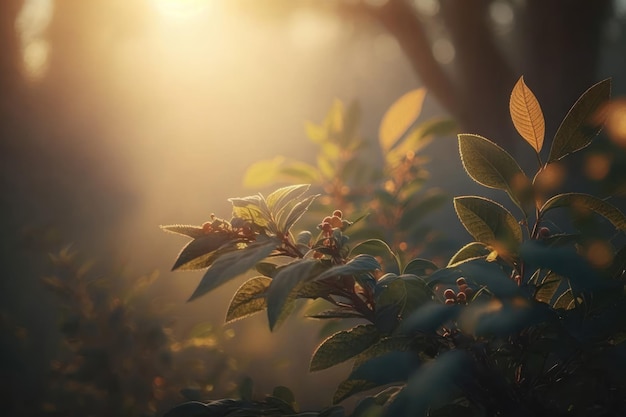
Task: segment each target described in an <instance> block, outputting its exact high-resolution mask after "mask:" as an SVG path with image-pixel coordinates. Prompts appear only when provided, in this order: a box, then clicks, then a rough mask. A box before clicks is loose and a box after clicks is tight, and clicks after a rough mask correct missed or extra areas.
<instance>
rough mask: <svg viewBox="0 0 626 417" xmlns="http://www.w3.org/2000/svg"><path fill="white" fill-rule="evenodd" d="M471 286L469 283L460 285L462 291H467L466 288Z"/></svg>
mask: <svg viewBox="0 0 626 417" xmlns="http://www.w3.org/2000/svg"><path fill="white" fill-rule="evenodd" d="M468 288H469V287H468V286H467V284H461V285H459V291H461V292H465V290H466V289H468Z"/></svg>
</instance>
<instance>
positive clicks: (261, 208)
mask: <svg viewBox="0 0 626 417" xmlns="http://www.w3.org/2000/svg"><path fill="white" fill-rule="evenodd" d="M228 201H229V202H230V203H231V204H232V205H233V217H239V218H241V219H244V220H247V221H249V222H251V223H254V224H256V225H258V226H261V227H267V226H268V224H269V222H270V220H271V218H270V217H271V216H270V213H269V209H267V204H266V203H265V200H264V199H263V197H262V196H260V195H251V196H248V197H237V198H229V199H228Z"/></svg>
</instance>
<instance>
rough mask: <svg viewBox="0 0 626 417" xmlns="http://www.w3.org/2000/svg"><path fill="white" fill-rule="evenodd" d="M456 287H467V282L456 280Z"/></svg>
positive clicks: (463, 279) (460, 279)
mask: <svg viewBox="0 0 626 417" xmlns="http://www.w3.org/2000/svg"><path fill="white" fill-rule="evenodd" d="M456 285H458V286H459V287H460V286H461V285H467V282H466V281H465V278H463V277H460V278H457V280H456Z"/></svg>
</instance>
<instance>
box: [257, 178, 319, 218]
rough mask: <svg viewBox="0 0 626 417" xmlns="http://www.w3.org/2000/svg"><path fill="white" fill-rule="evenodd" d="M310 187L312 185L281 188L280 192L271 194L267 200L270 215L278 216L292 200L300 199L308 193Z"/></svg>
mask: <svg viewBox="0 0 626 417" xmlns="http://www.w3.org/2000/svg"><path fill="white" fill-rule="evenodd" d="M310 187H311V185H310V184H298V185H291V186H288V187H282V188H279V189H278V190H276V191H274V192H272V193H270V195H268V196H267V198H266V199H265V201H266V202H267V207H269V209H270V213H272V214H274V215H276V214H278V213H279V212H280V211H281V210H282V209H283V208H284V207H285V206H286V205H287V204H289V202H290V201H291V200H292V199H294V198H298V197H300V196H301V195H302V194H304V193H305V192H307V190H308V189H309V188H310Z"/></svg>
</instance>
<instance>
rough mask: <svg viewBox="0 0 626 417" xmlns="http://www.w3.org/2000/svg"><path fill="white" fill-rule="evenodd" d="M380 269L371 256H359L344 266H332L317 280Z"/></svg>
mask: <svg viewBox="0 0 626 417" xmlns="http://www.w3.org/2000/svg"><path fill="white" fill-rule="evenodd" d="M377 269H380V264H379V263H378V261H377V260H376V258H374V257H373V256H372V255H365V254H360V255H357V256H355V257H354V258H352V259H350V260H349V261H348V263H346V264H344V265H337V266H333V267H332V268H330V269H327V270H326V271H324V273H322V274H321V275H320V276H318V277H317V279H318V280H322V279H326V278H330V277H332V276H338V275H353V274H358V273H362V272H370V271H375V270H377Z"/></svg>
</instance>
